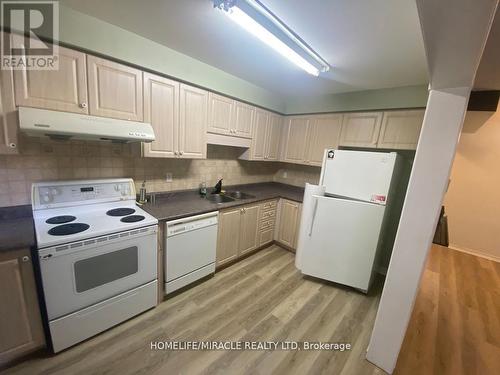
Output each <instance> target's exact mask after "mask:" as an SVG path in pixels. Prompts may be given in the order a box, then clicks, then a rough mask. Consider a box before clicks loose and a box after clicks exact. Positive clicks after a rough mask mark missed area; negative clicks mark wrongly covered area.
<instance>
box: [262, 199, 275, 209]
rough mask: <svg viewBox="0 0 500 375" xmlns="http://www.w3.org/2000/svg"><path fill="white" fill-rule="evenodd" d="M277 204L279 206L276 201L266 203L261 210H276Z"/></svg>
mask: <svg viewBox="0 0 500 375" xmlns="http://www.w3.org/2000/svg"><path fill="white" fill-rule="evenodd" d="M277 204H278V201H276V200H274V201H269V202H264V203H262V205H261V209H262V210H268V209H271V208H276V206H277Z"/></svg>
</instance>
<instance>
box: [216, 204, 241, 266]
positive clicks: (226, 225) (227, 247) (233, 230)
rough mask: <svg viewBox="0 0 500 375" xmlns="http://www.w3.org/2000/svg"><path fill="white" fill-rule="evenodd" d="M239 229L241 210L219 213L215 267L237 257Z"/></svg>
mask: <svg viewBox="0 0 500 375" xmlns="http://www.w3.org/2000/svg"><path fill="white" fill-rule="evenodd" d="M240 227H241V208H239V207H238V208H231V209H227V210H222V211H220V212H219V230H218V238H217V257H216V258H217V259H216V263H217V266H220V265H223V264H225V263H228V262H230V261H232V260H235V259H236V258H237V257H238V248H239V237H240Z"/></svg>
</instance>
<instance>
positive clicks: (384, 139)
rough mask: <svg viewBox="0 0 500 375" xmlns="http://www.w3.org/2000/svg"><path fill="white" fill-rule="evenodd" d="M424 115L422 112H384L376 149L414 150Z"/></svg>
mask: <svg viewBox="0 0 500 375" xmlns="http://www.w3.org/2000/svg"><path fill="white" fill-rule="evenodd" d="M424 113H425V111H424V110H416V111H390V112H384V117H383V120H382V127H381V129H380V136H379V139H378V143H377V147H378V148H389V149H402V150H415V149H416V148H417V144H418V138H419V137H420V130H421V129H422V123H423V121H424Z"/></svg>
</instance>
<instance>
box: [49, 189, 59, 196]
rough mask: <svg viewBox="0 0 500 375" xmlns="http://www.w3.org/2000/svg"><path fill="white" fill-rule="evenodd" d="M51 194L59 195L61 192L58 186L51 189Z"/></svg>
mask: <svg viewBox="0 0 500 375" xmlns="http://www.w3.org/2000/svg"><path fill="white" fill-rule="evenodd" d="M50 194H52V195H57V194H59V190H57V188H52V189H50Z"/></svg>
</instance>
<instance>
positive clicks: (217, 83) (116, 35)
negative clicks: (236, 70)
mask: <svg viewBox="0 0 500 375" xmlns="http://www.w3.org/2000/svg"><path fill="white" fill-rule="evenodd" d="M59 38H60V40H61V42H64V43H68V44H71V45H74V46H78V47H81V48H84V49H88V50H91V51H95V52H97V53H102V54H104V55H107V56H111V57H114V58H116V59H120V60H124V61H127V62H130V63H132V64H137V65H140V66H143V67H145V68H148V69H152V70H154V71H157V72H160V73H163V74H167V75H169V76H172V77H175V78H178V79H180V80H183V81H188V82H192V83H195V84H197V85H199V86H203V87H206V88H208V89H211V90H214V91H218V92H221V93H224V94H226V95H229V96H234V97H237V98H241V99H242V100H245V101H248V102H251V103H254V104H257V105H260V106H263V107H266V108H269V109H273V110H275V111H278V112H284V110H285V103H284V98H283V97H280V96H279V95H276V93H273V92H270V91H268V90H265V89H263V88H261V87H258V86H256V85H254V84H252V83H249V82H247V81H245V80H243V79H241V78H238V77H235V76H233V75H231V74H228V73H226V72H224V71H222V70H220V69H217V68H214V67H212V66H210V65H208V64H205V63H203V62H201V61H199V60H196V59H193V58H191V57H189V56H187V55H184V54H181V53H179V52H177V51H175V50H172V49H170V48H167V47H165V46H162V45H160V44H158V43H155V42H153V41H151V40H149V39H146V38H143V37H141V36H139V35H137V34H134V33H132V32H129V31H127V30H124V29H122V28H120V27H117V26H114V25H111V24H109V23H107V22H104V21H101V20H99V19H97V18H95V17H91V16H89V15H86V14H83V13H81V12H78V11H75V10H74V9H71V8H69V7H67V6H64V5H63V4H60V35H59Z"/></svg>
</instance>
